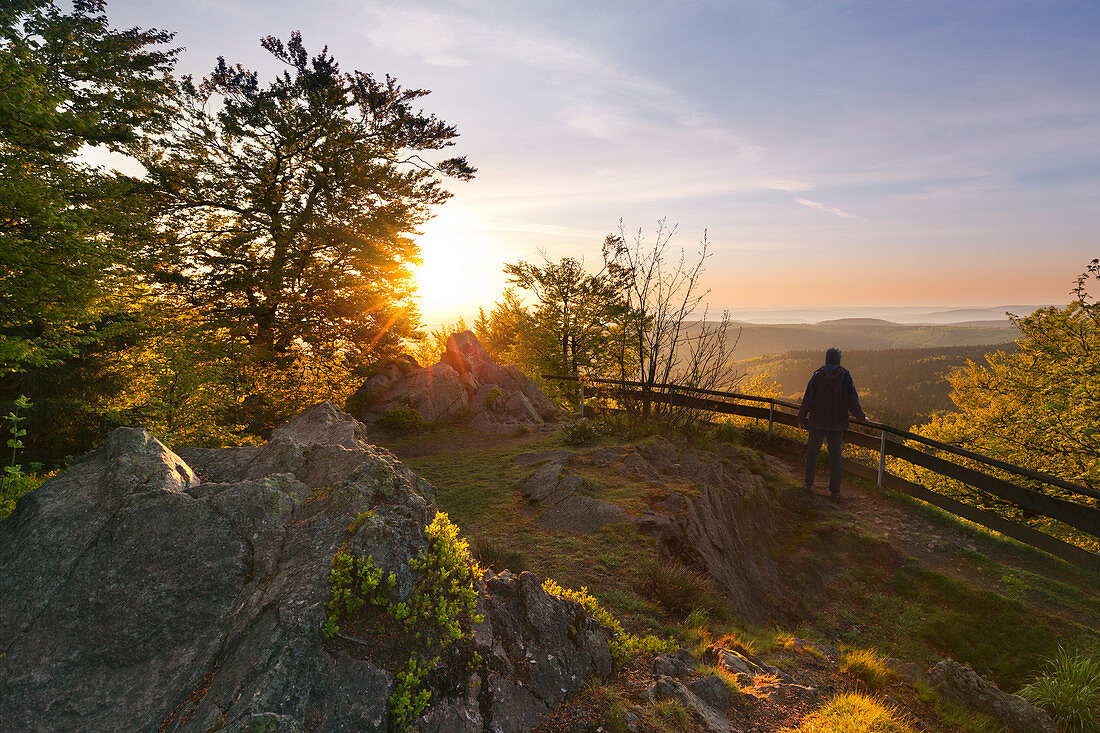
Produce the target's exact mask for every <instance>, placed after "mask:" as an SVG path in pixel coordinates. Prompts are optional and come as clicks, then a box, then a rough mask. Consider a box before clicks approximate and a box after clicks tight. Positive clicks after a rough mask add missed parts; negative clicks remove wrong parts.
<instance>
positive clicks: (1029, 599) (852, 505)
mask: <svg viewBox="0 0 1100 733" xmlns="http://www.w3.org/2000/svg"><path fill="white" fill-rule="evenodd" d="M776 464H781V465H782V467H783V468H784V469H785V470H786V471H787V472H788V473H789V474H790V477H791V481H792V482H794V483H796V484H801V483H802V471H803V468H802V462H801V460H800V459H799V458H796V457H792V456H782V457H777V460H776V461H775V462H774V463H771V466H772V467H773V469H774V468H775V466H776ZM843 492H844V499H843V500H842V501H841V502H840V503H839V504H836V503H834V502H833V501H831V499H830V497H829V490H828V481H827V480H821V478H820V472H819V477H818V480H817V481H815V484H814V497H813V502H814V505H815V506H816V507H817V508H819V509H820V510H821V511H823V512H828V513H830V514H831V515H832V516H834V517H836V518H847V519H850V520H851V523H852V525H853V526H854V527H856V528H857V529H858V530H859V531H861V532H862V533H864V534H869V535H871V536H875V537H879V538H881V539H883V540H885V541H887V542H888V543H889V544H890V545H891V546H892V547H893V548H894V549H895V550H896V551H897V552H898V553H899V554H900V555H901V556H902V557H911V558H913V559H915V560H916V561H917V562H918V563H919V564H920V565H921V566H922V567H925V568H929V569H932V570H937V571H939V572H942V573H944V574H946V575H949V576H951V577H953V578H956V579H957V580H961V581H963V582H965V583H967V584H969V585H972V586H975V587H977V588H981V589H984V590H990V591H994V592H996V593H1000V594H1002V595H1006V596H1008V597H1010V598H1015V599H1017V600H1020V601H1021V602H1023V603H1025V604H1026V605H1028V606H1030V607H1032V608H1035V609H1037V610H1041V611H1043V612H1045V613H1048V614H1051V615H1054V616H1058V617H1061V618H1065V619H1067V620H1072V621H1075V622H1077V623H1081V624H1084V625H1086V626H1089V627H1092V628H1100V586H1098V585H1097V584H1096V582H1095V580H1096V579H1095V578H1089V577H1088V575H1087V574H1085V573H1082V572H1081V571H1079V570H1077V569H1076V568H1074V567H1072V566H1070V565H1069V564H1067V563H1063V562H1061V561H1059V560H1056V559H1054V558H1047V557H1046V556H1045V555H1042V554H1041V553H1039V552H1038V551H1034V552H1033V551H1031V550H1030V548H1027V549H1023V548H1022V547H1021V546H1014V543H1012V544H1009V543H1008V542H1002V541H999V540H998V539H996V538H995V536H994V535H993V534H992V533H990V532H987V531H986V530H984V529H983V528H980V527H977V525H969V524H968V523H965V522H963V523H959V524H954V523H950V522H944V521H942V520H941V521H934V520H932V519H930V518H929V517H928V516H926V514H925V513H924V512H920V511H917V510H915V509H914V507H913V506H912V504H911V503H910V502H909V501H907V500H906V499H903V498H895V497H889V496H886V495H884V494H883V493H882V492H881V490H879V489H878V488H877V487H874V486H873V485H872V484H870V483H869V482H866V481H863V480H858V479H852V478H851V477H849V476H846V477H845V481H844V485H843ZM1034 576H1040V577H1041V578H1044V579H1047V580H1049V581H1054V583H1055V584H1065V585H1068V586H1071V587H1073V588H1075V589H1077V591H1079V592H1080V594H1081V595H1082V596H1083V598H1082V599H1078V602H1076V603H1065V602H1064V601H1065V599H1059V598H1058V597H1057V596H1056V593H1055V592H1054V591H1056V588H1053V589H1048V592H1047V593H1044V592H1041V590H1035V589H1033V588H1029V586H1032V585H1035V584H1036V582H1035V581H1036V579H1035V578H1034ZM1038 584H1039V585H1043V583H1042V582H1041V581H1039V582H1038ZM1090 598H1091V603H1089V602H1088V600H1087V599H1090ZM1081 601H1085V602H1084V603H1082V602H1081Z"/></svg>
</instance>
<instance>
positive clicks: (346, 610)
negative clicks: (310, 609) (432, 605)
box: [321, 515, 398, 639]
mask: <svg viewBox="0 0 1100 733" xmlns="http://www.w3.org/2000/svg"><path fill="white" fill-rule="evenodd" d="M360 516H362V515H360ZM329 582H330V585H331V594H330V597H329V600H328V602H327V603H325V608H327V609H328V616H327V618H326V619H325V626H324V628H323V629H322V630H321V633H322V634H324V636H325V638H326V639H328V638H331V637H333V636H335V635H336V634H337V633H338V632H339V631H340V625H339V622H340V620H341V619H342V618H347V617H348V616H351V615H353V614H355V613H358V612H359V611H360V610H361V609H362V608H363V607H364V606H365V605H366V604H367V603H370V604H371V605H372V606H382V607H383V608H386V609H387V610H388V611H390V613H391V615H396V614H397V613H398V611H397V609H396V605H397V604H391V603H390V602H389V594H390V593H391V592H392V591H393V588H394V585H395V584H396V582H397V577H396V576H395V575H394V574H393V573H390V574H388V575H386V574H384V573H383V572H382V571H381V570H379V569H378V568H376V567H374V563H373V560H372V558H371V557H370V556H368V557H365V558H362V557H354V556H352V555H351V554H350V553H348V552H345V551H343V550H341V551H340V552H337V553H336V554H335V555H333V556H332V570H331V571H330V572H329Z"/></svg>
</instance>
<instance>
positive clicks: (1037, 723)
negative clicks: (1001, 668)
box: [929, 659, 1057, 733]
mask: <svg viewBox="0 0 1100 733" xmlns="http://www.w3.org/2000/svg"><path fill="white" fill-rule="evenodd" d="M929 676H930V677H931V679H932V683H933V684H934V685H935V687H936V689H937V690H938V691H939V692H940V694H942V695H943V696H944V697H946V698H947V699H949V700H951V701H953V702H956V703H958V704H960V705H963V706H964V707H968V708H970V709H972V710H977V711H979V712H982V713H985V714H986V715H989V716H991V717H993V718H995V719H997V720H999V721H1001V722H1002V723H1004V724H1005V725H1007V726H1008V727H1009V729H1010V730H1012V731H1014V732H1015V733H1056V730H1057V729H1056V728H1055V726H1054V721H1053V720H1051V717H1050V715H1048V714H1047V713H1046V712H1044V711H1042V710H1040V709H1038V708H1036V707H1035V706H1033V705H1032V704H1031V703H1029V702H1028V701H1027V700H1025V699H1024V698H1022V697H1020V696H1019V695H1009V694H1008V693H1006V692H1002V691H1001V690H1000V689H999V688H998V687H997V686H996V685H994V684H993V683H992V682H989V681H987V680H985V679H983V678H982V677H981V676H980V675H979V674H978V673H977V672H975V671H974V670H972V669H971V668H970V667H966V666H963V665H961V664H959V663H958V662H955V661H952V660H950V659H945V660H943V661H942V662H940V663H939V664H937V665H936V666H935V667H933V668H932V669H931V670H930V672H929Z"/></svg>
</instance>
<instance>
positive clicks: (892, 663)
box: [883, 657, 932, 685]
mask: <svg viewBox="0 0 1100 733" xmlns="http://www.w3.org/2000/svg"><path fill="white" fill-rule="evenodd" d="M883 664H884V665H886V668H887V669H889V670H891V671H893V672H894V674H896V675H897V676H898V677H900V678H901V679H903V680H905V681H906V682H908V683H909V684H918V683H919V684H924V685H931V684H932V680H931V679H930V678H929V677H928V672H926V671H925V669H924V667H922V666H920V665H919V664H916V663H914V662H904V661H902V660H900V659H894V658H892V657H891V658H887V659H884V660H883Z"/></svg>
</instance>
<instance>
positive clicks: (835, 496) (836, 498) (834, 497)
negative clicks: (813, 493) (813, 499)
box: [829, 491, 844, 504]
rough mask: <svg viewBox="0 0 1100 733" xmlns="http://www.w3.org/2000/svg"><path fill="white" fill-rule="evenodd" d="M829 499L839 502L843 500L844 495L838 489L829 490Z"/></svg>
mask: <svg viewBox="0 0 1100 733" xmlns="http://www.w3.org/2000/svg"><path fill="white" fill-rule="evenodd" d="M829 501H831V502H835V503H837V504H839V503H840V502H842V501H844V497H843V496H842V495H841V493H840V492H839V491H830V492H829Z"/></svg>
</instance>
